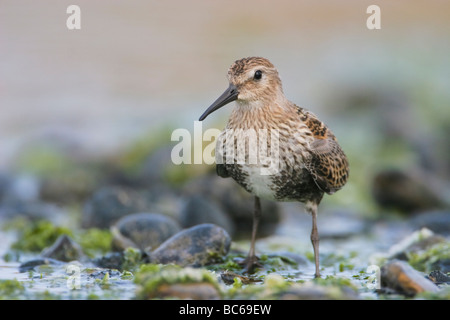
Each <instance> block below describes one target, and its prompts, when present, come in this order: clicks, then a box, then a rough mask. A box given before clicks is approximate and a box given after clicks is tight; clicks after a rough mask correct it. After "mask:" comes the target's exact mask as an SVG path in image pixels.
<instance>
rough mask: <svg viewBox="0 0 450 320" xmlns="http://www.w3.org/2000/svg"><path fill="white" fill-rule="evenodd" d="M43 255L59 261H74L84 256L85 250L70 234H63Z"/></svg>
mask: <svg viewBox="0 0 450 320" xmlns="http://www.w3.org/2000/svg"><path fill="white" fill-rule="evenodd" d="M41 256H42V257H44V258H52V259H55V260H59V261H65V262H69V261H73V260H79V259H81V258H84V256H85V255H84V253H83V250H82V249H81V247H80V245H79V244H78V243H76V242H75V241H73V240H72V239H71V238H70V237H69V236H68V235H65V234H63V235H61V236H59V237H58V239H56V241H55V242H54V243H53V245H51V246H50V247H48V248H45V249H44V250H43V251H42V253H41Z"/></svg>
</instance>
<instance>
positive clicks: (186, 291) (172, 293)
mask: <svg viewBox="0 0 450 320" xmlns="http://www.w3.org/2000/svg"><path fill="white" fill-rule="evenodd" d="M155 296H156V297H158V298H169V297H170V298H177V299H189V300H218V299H220V298H221V297H220V292H219V291H218V290H217V288H216V287H215V286H213V285H212V284H210V283H175V284H163V285H161V286H160V287H159V288H158V290H157V292H156V293H155Z"/></svg>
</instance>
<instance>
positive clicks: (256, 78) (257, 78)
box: [253, 70, 262, 80]
mask: <svg viewBox="0 0 450 320" xmlns="http://www.w3.org/2000/svg"><path fill="white" fill-rule="evenodd" d="M261 77H262V71H261V70H256V71H255V75H254V76H253V79H255V80H259V79H261Z"/></svg>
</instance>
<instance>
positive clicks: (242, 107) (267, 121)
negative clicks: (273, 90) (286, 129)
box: [228, 94, 292, 129]
mask: <svg viewBox="0 0 450 320" xmlns="http://www.w3.org/2000/svg"><path fill="white" fill-rule="evenodd" d="M291 105H292V103H291V102H289V101H288V100H287V99H286V98H285V97H284V95H283V94H281V95H279V96H277V97H276V98H275V99H271V100H262V99H261V100H252V101H242V100H238V101H236V106H235V107H234V109H233V111H232V113H231V116H230V119H229V121H228V127H232V128H242V129H246V128H270V127H272V125H271V124H272V123H275V122H276V121H280V120H282V119H283V118H284V117H286V115H287V114H288V113H289V112H290V107H291Z"/></svg>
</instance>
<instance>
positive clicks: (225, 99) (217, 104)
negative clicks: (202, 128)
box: [198, 84, 239, 121]
mask: <svg viewBox="0 0 450 320" xmlns="http://www.w3.org/2000/svg"><path fill="white" fill-rule="evenodd" d="M238 94H239V92H238V90H237V88H236V86H235V85H233V84H230V86H229V87H228V88H227V90H225V92H224V93H222V95H221V96H220V97H219V98H217V100H216V101H214V102H213V104H212V105H211V106H210V107H209V108H208V109H206V111H205V112H204V113H203V114H202V115H201V117H200V119H198V121H203V120H204V119H205V118H206V117H207V116H208V115H209V114H210V113H213V112H214V111H216V110H217V109H219V108H221V107H223V106H224V105H226V104H228V103H230V102H232V101H234V100H236V99H237V97H238Z"/></svg>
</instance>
